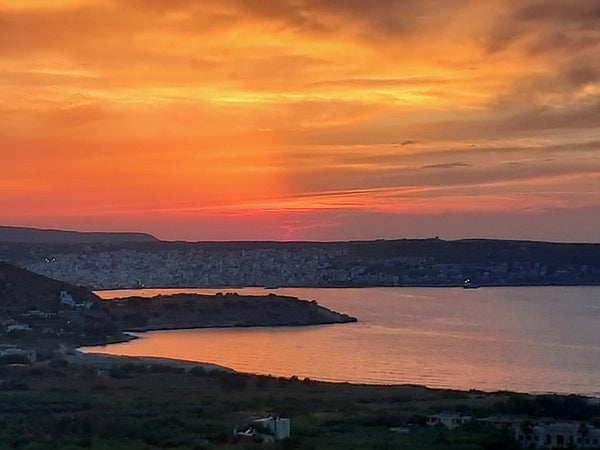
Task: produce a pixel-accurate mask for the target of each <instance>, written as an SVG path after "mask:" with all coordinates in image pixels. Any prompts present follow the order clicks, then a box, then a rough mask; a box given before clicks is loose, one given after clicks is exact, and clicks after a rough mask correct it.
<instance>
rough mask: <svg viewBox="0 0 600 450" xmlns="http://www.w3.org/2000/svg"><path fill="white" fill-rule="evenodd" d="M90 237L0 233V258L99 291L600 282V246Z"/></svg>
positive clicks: (470, 240)
mask: <svg viewBox="0 0 600 450" xmlns="http://www.w3.org/2000/svg"><path fill="white" fill-rule="evenodd" d="M0 231H1V230H0ZM37 231H39V230H37ZM63 233H64V232H63ZM40 236H42V237H40ZM85 236H86V235H85V234H82V233H79V234H75V237H76V238H77V239H70V240H69V235H68V234H66V235H62V236H61V237H60V239H58V240H57V239H56V234H54V235H52V236H50V237H51V238H52V239H54V240H52V241H51V240H50V239H48V241H44V240H43V233H42V235H40V234H39V233H38V234H36V237H37V241H36V242H19V240H18V239H14V236H13V239H12V240H11V241H9V240H3V239H2V233H1V232H0V260H2V261H5V262H8V263H11V264H15V265H17V266H19V267H23V268H26V269H28V270H31V271H33V272H36V273H38V274H42V275H45V276H48V277H50V278H54V279H59V280H63V281H67V282H69V283H73V284H76V285H78V286H85V287H88V288H92V289H115V288H139V287H166V286H169V287H192V286H197V287H222V286H266V287H284V286H290V287H313V286H314V287H330V286H331V287H334V286H340V287H359V286H462V285H463V284H464V281H465V279H469V280H470V283H471V285H472V286H474V287H477V286H522V285H553V284H554V285H598V284H600V244H570V243H546V242H529V241H499V240H485V239H469V240H459V241H444V240H441V239H438V238H431V239H418V240H415V239H412V240H406V239H401V240H376V241H354V242H166V241H159V240H156V239H153V238H152V237H149V236H148V235H141V234H140V235H137V236H136V235H135V234H124V235H123V236H120V235H119V234H118V233H115V234H112V235H109V234H102V233H100V234H98V233H90V236H88V239H89V242H85V241H86V238H85ZM99 238H101V239H99ZM120 239H121V240H120Z"/></svg>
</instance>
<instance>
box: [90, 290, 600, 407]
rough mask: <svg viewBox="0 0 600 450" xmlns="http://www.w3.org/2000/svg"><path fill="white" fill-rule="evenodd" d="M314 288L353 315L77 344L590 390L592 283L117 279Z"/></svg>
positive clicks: (248, 363)
mask: <svg viewBox="0 0 600 450" xmlns="http://www.w3.org/2000/svg"><path fill="white" fill-rule="evenodd" d="M234 290H235V291H237V292H239V293H240V294H242V293H244V294H264V293H266V292H268V293H272V292H275V293H277V294H282V295H294V296H298V297H299V298H303V299H308V300H311V299H317V301H318V302H319V303H320V304H321V305H323V306H326V307H328V308H331V309H334V310H336V311H340V312H344V313H348V314H350V315H353V316H355V317H358V319H359V322H358V323H352V324H337V325H326V326H315V327H305V328H241V329H198V330H177V331H157V332H149V333H142V334H140V336H141V339H137V340H135V341H132V342H128V343H123V344H114V345H110V346H106V347H90V348H87V349H85V351H93V352H103V353H110V354H124V355H130V356H160V357H169V358H177V359H185V360H192V361H201V362H211V363H216V364H220V365H223V366H227V367H231V368H233V369H235V370H239V371H243V372H252V373H261V374H271V375H276V376H286V377H289V376H292V375H296V376H298V377H300V378H304V377H309V378H311V379H317V380H324V381H342V382H345V381H347V382H354V383H370V384H404V383H410V384H425V385H427V386H429V387H439V388H455V389H481V390H487V391H495V390H512V391H521V392H559V393H580V394H589V395H596V396H599V395H600V380H599V379H598V377H597V374H598V373H600V333H598V326H597V324H598V319H600V309H599V304H600V287H518V288H517V287H511V288H480V289H477V290H471V291H465V290H463V289H460V288H361V289H354V288H346V289H316V288H283V289H278V290H275V291H274V290H269V291H265V290H264V289H262V288H244V289H233V288H228V289H185V290H179V289H177V290H164V289H161V290H150V289H144V290H133V291H130V290H127V291H104V292H98V294H99V295H101V296H102V297H103V298H114V297H118V296H128V295H144V296H153V295H157V294H158V293H163V294H166V293H174V292H182V291H184V292H199V293H216V292H227V291H234Z"/></svg>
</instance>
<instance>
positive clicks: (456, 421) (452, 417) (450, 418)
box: [427, 412, 472, 430]
mask: <svg viewBox="0 0 600 450" xmlns="http://www.w3.org/2000/svg"><path fill="white" fill-rule="evenodd" d="M471 420H472V417H471V416H463V415H462V414H459V413H456V412H441V413H439V414H432V415H430V416H427V425H429V426H435V425H437V424H440V423H441V424H442V425H444V426H445V427H446V428H449V429H451V430H452V429H453V428H456V427H459V426H461V425H464V424H465V423H467V422H470V421H471Z"/></svg>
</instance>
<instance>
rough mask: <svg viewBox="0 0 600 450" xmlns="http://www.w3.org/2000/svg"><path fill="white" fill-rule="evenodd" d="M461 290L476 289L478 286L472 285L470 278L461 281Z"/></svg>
mask: <svg viewBox="0 0 600 450" xmlns="http://www.w3.org/2000/svg"><path fill="white" fill-rule="evenodd" d="M463 288H464V289H478V288H479V286H477V285H476V284H473V280H471V278H470V277H467V278H465V280H464V281H463Z"/></svg>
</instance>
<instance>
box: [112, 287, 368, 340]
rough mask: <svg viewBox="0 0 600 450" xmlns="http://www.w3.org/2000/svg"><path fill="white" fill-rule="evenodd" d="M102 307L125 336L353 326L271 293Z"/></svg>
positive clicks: (122, 301)
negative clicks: (215, 329) (189, 330)
mask: <svg viewBox="0 0 600 450" xmlns="http://www.w3.org/2000/svg"><path fill="white" fill-rule="evenodd" d="M104 303H105V304H106V307H107V308H108V311H109V314H110V316H111V317H113V318H114V320H116V322H117V324H118V327H119V329H121V330H127V331H150V330H165V329H181V328H209V327H257V326H270V327H274V326H306V325H321V324H331V323H346V322H356V318H354V317H350V316H348V315H347V314H340V313H337V312H335V311H331V310H329V309H327V308H324V307H322V306H320V305H318V304H317V302H316V301H315V300H313V301H307V300H300V299H298V298H296V297H289V296H281V295H275V294H269V295H262V296H250V295H238V294H237V293H235V292H229V293H225V294H221V293H219V294H216V295H199V294H175V295H157V296H155V297H152V298H144V297H127V298H118V299H113V300H108V301H104Z"/></svg>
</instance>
